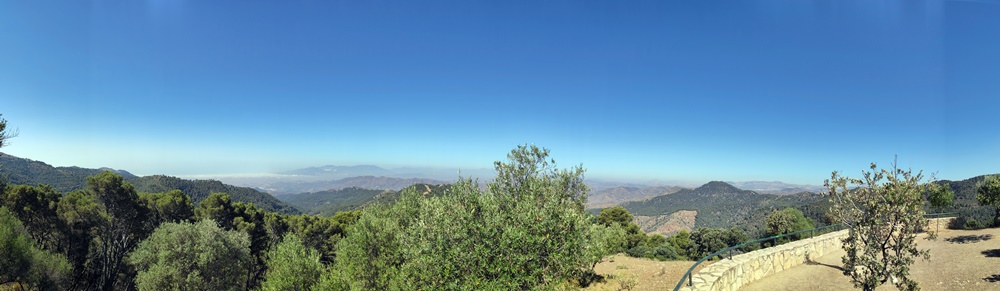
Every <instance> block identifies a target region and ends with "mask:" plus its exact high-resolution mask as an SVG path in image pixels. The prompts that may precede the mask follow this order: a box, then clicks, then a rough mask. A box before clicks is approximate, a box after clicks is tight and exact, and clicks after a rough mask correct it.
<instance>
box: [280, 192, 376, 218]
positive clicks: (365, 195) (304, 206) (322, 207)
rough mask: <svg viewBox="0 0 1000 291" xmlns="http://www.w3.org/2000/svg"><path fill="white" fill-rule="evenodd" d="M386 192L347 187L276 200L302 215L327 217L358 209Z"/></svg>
mask: <svg viewBox="0 0 1000 291" xmlns="http://www.w3.org/2000/svg"><path fill="white" fill-rule="evenodd" d="M386 191H388V190H371V189H364V188H357V187H348V188H344V189H335V190H326V191H319V192H312V193H302V194H295V195H282V196H279V197H278V198H279V199H281V200H282V201H284V202H285V203H288V204H290V205H292V206H295V208H297V209H299V210H300V211H302V213H307V214H319V215H323V216H329V215H333V214H335V213H337V212H340V211H347V210H355V209H359V208H361V207H362V206H364V205H366V204H368V203H369V202H371V201H373V200H374V199H375V197H376V196H378V195H379V194H382V193H383V192H386Z"/></svg>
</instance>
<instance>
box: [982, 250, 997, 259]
mask: <svg viewBox="0 0 1000 291" xmlns="http://www.w3.org/2000/svg"><path fill="white" fill-rule="evenodd" d="M983 255H984V256H986V257H987V258H1000V249H992V250H985V251H983Z"/></svg>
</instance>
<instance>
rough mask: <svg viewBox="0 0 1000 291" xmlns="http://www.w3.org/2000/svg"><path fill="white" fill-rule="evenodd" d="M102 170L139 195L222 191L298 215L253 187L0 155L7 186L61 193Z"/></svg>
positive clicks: (197, 194)
mask: <svg viewBox="0 0 1000 291" xmlns="http://www.w3.org/2000/svg"><path fill="white" fill-rule="evenodd" d="M105 170H110V171H113V172H116V173H118V174H121V175H122V177H124V178H125V181H128V182H129V183H132V185H134V186H135V189H136V191H138V192H165V191H169V190H174V189H177V190H181V191H184V193H185V194H187V195H188V196H191V199H192V201H194V202H195V203H198V202H200V201H201V200H202V199H205V198H206V197H208V195H209V194H211V193H213V192H225V193H227V194H229V196H230V197H232V199H233V201H236V202H246V203H253V204H254V205H256V206H257V207H260V208H261V209H264V210H268V211H276V212H280V213H287V214H296V213H299V211H298V210H297V209H295V208H294V207H291V206H290V205H288V204H286V203H284V202H281V201H280V200H278V199H277V198H274V196H271V195H270V194H267V193H264V192H260V191H257V190H255V189H253V188H248V187H236V186H233V185H228V184H223V183H222V182H219V181H215V180H186V179H181V178H177V177H170V176H164V175H153V176H143V177H140V176H136V175H133V174H131V173H129V172H127V171H122V170H113V169H108V168H101V169H88V168H80V167H53V166H51V165H49V164H46V163H44V162H40V161H35V160H30V159H24V158H18V157H15V156H11V155H6V154H4V155H2V156H0V175H3V176H4V177H6V179H7V182H8V183H10V184H12V185H18V184H27V185H38V184H48V185H51V186H52V187H54V188H56V190H59V192H62V193H67V192H71V191H76V190H83V189H86V188H87V177H88V176H92V175H96V174H98V173H101V172H103V171H105Z"/></svg>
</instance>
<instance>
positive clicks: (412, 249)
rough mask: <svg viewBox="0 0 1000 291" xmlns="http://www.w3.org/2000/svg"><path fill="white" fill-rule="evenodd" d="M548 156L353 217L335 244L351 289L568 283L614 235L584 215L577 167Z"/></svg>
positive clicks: (527, 151)
mask: <svg viewBox="0 0 1000 291" xmlns="http://www.w3.org/2000/svg"><path fill="white" fill-rule="evenodd" d="M547 157H548V150H545V149H539V148H537V147H535V146H530V147H528V146H520V147H519V148H517V149H515V150H513V151H512V152H511V153H510V155H508V159H509V161H508V162H507V163H503V162H497V163H496V170H497V172H498V175H497V178H496V179H495V180H494V181H493V182H492V183H490V184H488V187H487V189H488V190H485V191H483V190H481V189H480V187H479V185H478V183H475V182H473V181H471V180H468V179H463V180H460V181H459V182H457V183H455V184H454V185H452V187H451V188H450V189H448V191H446V192H445V194H444V195H443V196H437V197H435V196H429V197H424V195H422V194H421V193H419V192H416V191H404V192H403V193H402V194H401V197H400V199H399V200H398V201H396V202H395V203H393V204H386V205H381V204H376V205H372V206H370V207H369V208H366V209H365V211H363V213H362V214H361V217H360V218H359V220H358V221H357V222H356V224H355V225H354V226H353V227H352V228H349V229H348V230H347V236H346V237H345V238H344V239H343V240H341V241H340V242H339V243H338V244H337V260H336V264H335V267H336V272H340V273H339V274H338V275H337V276H339V280H341V283H342V284H346V285H349V286H350V287H351V288H352V289H368V290H373V289H380V290H386V289H389V290H394V289H407V290H411V289H416V288H426V289H522V290H523V289H539V288H553V287H555V286H560V285H566V284H570V283H571V282H575V281H577V280H578V279H579V278H580V277H582V275H583V274H584V273H585V270H588V269H591V268H592V267H593V265H594V264H595V263H596V262H597V261H598V260H599V259H600V258H601V257H603V255H604V254H605V253H606V252H607V246H608V245H612V244H615V243H617V241H619V239H618V237H620V236H621V234H622V233H621V232H617V231H615V230H611V229H609V228H608V227H606V226H603V225H598V224H596V223H595V222H596V221H595V218H594V216H592V215H590V214H589V213H587V212H585V211H584V208H583V203H584V202H585V199H586V198H585V197H586V196H585V195H586V193H587V191H588V189H587V187H586V186H585V185H584V184H583V169H582V168H580V167H577V168H573V169H570V170H557V169H555V166H554V161H552V162H551V164H550V162H549V161H546V158H547Z"/></svg>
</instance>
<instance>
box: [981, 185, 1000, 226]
mask: <svg viewBox="0 0 1000 291" xmlns="http://www.w3.org/2000/svg"><path fill="white" fill-rule="evenodd" d="M976 194H977V195H976V199H978V200H979V205H983V206H991V207H993V208H994V210H993V224H992V225H993V226H1000V175H989V176H986V177H985V178H983V180H982V181H979V183H977V184H976Z"/></svg>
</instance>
